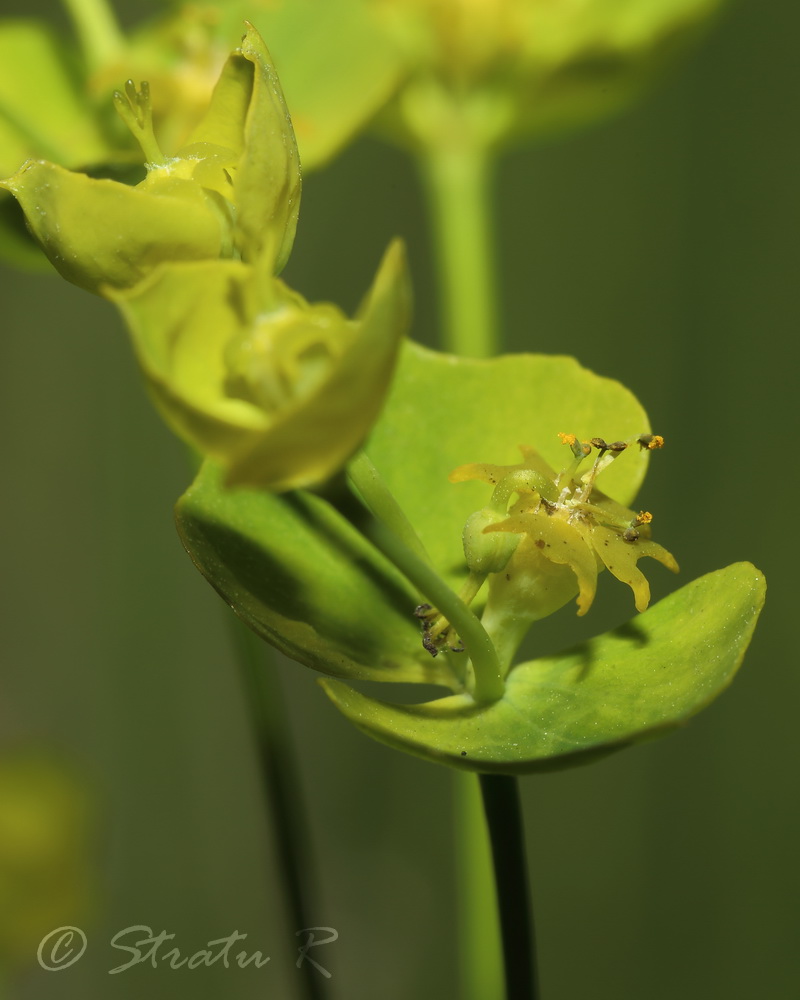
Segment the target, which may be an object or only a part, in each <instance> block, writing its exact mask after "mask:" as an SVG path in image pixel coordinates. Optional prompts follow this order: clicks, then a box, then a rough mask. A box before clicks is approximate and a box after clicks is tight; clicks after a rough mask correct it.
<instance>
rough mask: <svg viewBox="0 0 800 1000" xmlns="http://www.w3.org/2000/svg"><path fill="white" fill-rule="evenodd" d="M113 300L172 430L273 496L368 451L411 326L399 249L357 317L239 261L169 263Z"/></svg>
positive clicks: (230, 475) (231, 478) (235, 480)
mask: <svg viewBox="0 0 800 1000" xmlns="http://www.w3.org/2000/svg"><path fill="white" fill-rule="evenodd" d="M113 298H114V301H115V302H116V304H117V305H118V306H119V308H120V310H121V311H122V313H123V315H124V317H125V319H126V321H127V323H128V326H129V328H130V331H131V335H132V338H133V344H134V348H135V351H136V354H137V357H138V359H139V363H140V365H141V368H142V371H143V373H144V375H145V377H146V379H147V382H148V385H149V387H150V389H151V393H152V395H153V398H154V399H155V402H156V404H157V405H158V407H159V409H160V410H161V413H162V415H163V416H164V418H165V420H166V421H167V423H168V424H169V425H170V426H171V427H172V429H173V430H174V431H175V432H176V433H177V434H178V435H180V437H182V438H183V439H184V440H185V441H187V442H188V443H189V444H191V445H192V446H193V447H194V448H195V449H197V450H198V451H199V452H201V453H202V454H203V455H208V456H210V457H212V458H214V459H217V460H219V461H220V462H222V463H223V465H224V466H225V468H226V470H227V484H228V485H251V486H260V487H266V488H268V489H273V490H289V489H298V488H301V487H305V486H309V485H311V484H314V483H318V482H321V481H323V480H325V479H327V478H329V477H330V476H331V475H333V474H334V473H335V472H336V471H338V469H340V468H341V467H342V466H343V465H344V464H345V462H346V461H347V460H348V459H349V458H350V456H351V455H352V454H353V452H355V451H356V449H357V448H358V447H359V446H360V445H361V443H362V442H363V440H364V438H365V437H366V435H367V433H368V432H369V430H370V428H371V426H372V424H373V422H374V420H375V418H376V417H377V415H378V412H379V410H380V407H381V405H382V403H383V399H384V396H385V394H386V390H387V388H388V385H389V381H390V378H391V375H392V372H393V369H394V363H395V359H396V355H397V351H398V348H399V346H400V342H401V340H402V338H403V337H404V335H405V334H406V332H407V330H408V324H409V318H410V292H409V287H408V278H407V272H406V265H405V254H404V251H403V248H402V246H401V245H400V244H399V243H394V244H392V245H391V246H390V247H389V250H388V251H387V253H386V255H385V257H384V260H383V263H382V264H381V267H380V269H379V271H378V274H377V276H376V278H375V281H374V283H373V286H372V289H371V290H370V292H369V294H368V295H367V297H366V299H365V301H364V304H363V305H362V307H361V309H360V311H359V312H358V314H357V316H356V317H355V319H349V318H348V317H347V316H345V315H344V313H342V312H341V310H340V309H338V308H337V307H336V306H334V305H331V304H328V303H314V304H311V303H308V302H306V301H305V300H304V299H303V298H302V296H300V295H298V294H297V293H296V292H293V291H292V290H291V289H289V288H288V287H287V286H286V285H285V284H284V283H283V282H282V281H280V280H279V279H277V278H273V277H272V276H271V275H270V274H269V273H268V271H266V270H265V269H264V268H262V269H261V270H259V269H257V268H255V267H252V266H249V265H247V264H244V263H243V262H241V261H221V260H218V261H204V262H201V263H186V264H174V265H169V266H163V267H161V268H159V269H158V270H157V271H155V272H154V273H153V274H152V275H151V276H150V277H149V278H148V279H146V280H145V281H144V282H142V283H141V284H140V285H138V286H136V287H135V288H133V289H131V290H129V291H127V292H122V293H118V294H116V295H114V296H113Z"/></svg>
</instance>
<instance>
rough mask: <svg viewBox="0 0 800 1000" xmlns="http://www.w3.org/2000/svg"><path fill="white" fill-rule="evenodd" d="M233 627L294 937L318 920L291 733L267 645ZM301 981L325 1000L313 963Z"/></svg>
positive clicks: (312, 998) (306, 997)
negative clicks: (313, 908)
mask: <svg viewBox="0 0 800 1000" xmlns="http://www.w3.org/2000/svg"><path fill="white" fill-rule="evenodd" d="M229 617H231V616H229ZM231 626H232V628H231V633H232V635H233V639H234V642H235V645H236V648H237V653H238V657H237V659H238V661H239V664H240V667H241V673H242V683H243V685H244V689H245V694H246V696H247V704H248V707H249V709H250V714H251V720H252V723H253V731H254V736H255V740H256V752H257V754H258V764H259V773H260V775H261V781H262V787H263V792H264V801H265V805H266V808H267V812H268V819H269V821H270V822H271V824H272V829H273V832H274V835H275V843H276V850H277V855H278V858H277V860H278V870H279V872H280V876H281V879H282V882H283V890H284V894H285V897H286V900H287V903H288V907H289V915H290V918H291V923H292V927H291V931H292V936H294V932H297V931H301V930H305V929H306V928H309V927H314V926H316V925H317V924H319V923H320V921H319V920H317V919H316V918H315V917H314V916H313V915H312V914H311V913H310V912H309V910H310V899H311V893H310V891H309V884H310V883H311V881H312V878H311V876H312V869H313V864H312V859H311V854H310V851H309V845H308V838H307V836H306V829H307V824H306V821H305V814H304V809H303V804H302V800H301V798H300V793H299V789H300V784H299V780H298V775H297V769H296V764H295V758H294V751H293V747H292V741H291V734H290V732H289V729H288V727H287V725H286V711H285V706H284V700H283V693H282V691H281V687H280V684H279V680H278V677H277V672H276V670H275V665H274V664H273V663H270V662H268V660H269V658H268V657H267V656H266V655H265V653H266V652H267V650H266V649H265V646H264V643H263V642H261V640H259V639H258V638H257V637H256V636H255V635H254V634H253V633H252V632H251V631H250V630H249V629H248V628H247V627H246V626H244V625H243V624H242V623H241V622H239V621H238V620H236V619H233V618H232V617H231ZM302 942H303V937H302V936H301V937H298V938H296V944H297V945H298V946H299V945H300V944H302ZM298 977H302V979H301V982H302V987H301V993H302V996H303V1000H324V996H325V991H324V990H323V982H324V980H323V979H322V977H321V974H320V973H319V972H318V971H317V970H316V969H315V968H314V966H313V964H312V963H311V962H303V963H302V965H301V967H300V970H299V971H298Z"/></svg>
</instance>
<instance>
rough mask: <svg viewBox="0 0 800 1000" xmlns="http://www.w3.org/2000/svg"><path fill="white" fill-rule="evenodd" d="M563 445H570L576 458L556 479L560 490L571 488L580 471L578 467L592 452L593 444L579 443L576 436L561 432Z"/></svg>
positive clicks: (587, 442) (560, 436)
mask: <svg viewBox="0 0 800 1000" xmlns="http://www.w3.org/2000/svg"><path fill="white" fill-rule="evenodd" d="M558 436H559V438H560V440H561V443H562V444H567V445H569V447H570V449H571V451H572V454H573V456H574V458H573V460H572V462H570V464H569V465H568V466H567V467H566V468H565V469H562V470H561V472H560V473H559V475H558V479H556V486H557V487H558V489H560V490H562V493H563V490H564V488H565V487H566V488H569V484H570V483H571V482H572V480H573V479H574V478H575V473H576V472H577V471H578V466H579V465H580V464H581V462H582V461H583V460H584V458H586V456H587V455H590V454H591V452H592V444H591V443H590V442H589V441H579V440H578V438H577V436H576V435H575V434H564V433H563V432H561V431H559V434H558Z"/></svg>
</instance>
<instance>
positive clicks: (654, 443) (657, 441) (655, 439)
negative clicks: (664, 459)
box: [636, 434, 664, 451]
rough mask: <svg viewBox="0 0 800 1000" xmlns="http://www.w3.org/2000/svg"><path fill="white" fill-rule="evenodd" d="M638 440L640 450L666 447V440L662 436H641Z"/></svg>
mask: <svg viewBox="0 0 800 1000" xmlns="http://www.w3.org/2000/svg"><path fill="white" fill-rule="evenodd" d="M636 440H637V441H638V443H639V447H640V448H646V449H647V450H648V451H655V450H656V448H663V447H664V438H663V437H661V435H660V434H640V435H639V437H638V438H636Z"/></svg>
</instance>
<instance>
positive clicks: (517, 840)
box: [480, 774, 539, 1000]
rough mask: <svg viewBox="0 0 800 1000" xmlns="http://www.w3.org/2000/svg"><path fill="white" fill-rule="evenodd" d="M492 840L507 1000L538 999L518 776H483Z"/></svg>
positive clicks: (487, 816) (534, 944) (484, 795)
mask: <svg viewBox="0 0 800 1000" xmlns="http://www.w3.org/2000/svg"><path fill="white" fill-rule="evenodd" d="M480 783H481V794H482V795H483V807H484V810H485V812H486V823H487V826H488V827H489V839H490V840H491V843H492V859H493V861H494V873H495V885H496V887H497V906H498V910H499V912H500V931H501V934H502V938H503V964H504V966H505V974H506V997H507V998H508V1000H539V989H538V984H537V973H536V940H535V935H534V927H533V912H532V910H531V904H530V889H529V884H528V865H527V860H526V856H525V840H524V836H523V827H522V811H521V809H520V802H519V786H518V784H517V779H516V778H514V777H511V776H509V775H506V774H482V775H480Z"/></svg>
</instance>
